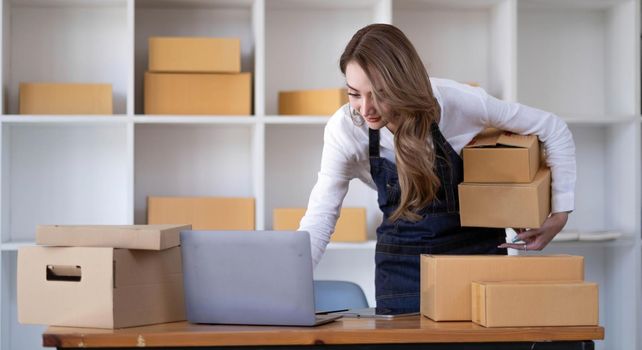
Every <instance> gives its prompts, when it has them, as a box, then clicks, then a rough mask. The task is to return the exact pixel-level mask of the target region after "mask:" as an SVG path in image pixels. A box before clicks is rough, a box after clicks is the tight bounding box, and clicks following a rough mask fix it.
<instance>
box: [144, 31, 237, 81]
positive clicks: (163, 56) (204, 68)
mask: <svg viewBox="0 0 642 350" xmlns="http://www.w3.org/2000/svg"><path fill="white" fill-rule="evenodd" d="M148 63H149V70H150V71H151V72H157V73H159V72H174V73H177V72H183V73H187V72H190V73H239V72H240V71H241V40H240V39H238V38H204V37H151V38H149V62H148Z"/></svg>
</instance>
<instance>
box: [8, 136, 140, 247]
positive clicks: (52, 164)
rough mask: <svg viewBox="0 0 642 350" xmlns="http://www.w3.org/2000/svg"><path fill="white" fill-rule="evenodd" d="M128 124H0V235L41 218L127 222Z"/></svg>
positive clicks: (24, 236) (28, 232)
mask: <svg viewBox="0 0 642 350" xmlns="http://www.w3.org/2000/svg"><path fill="white" fill-rule="evenodd" d="M127 148H128V144H127V126H126V125H125V124H123V125H118V124H104V125H94V124H88V125H63V124H58V125H46V124H15V125H5V124H3V125H2V207H3V216H2V241H22V240H33V239H34V237H35V229H36V225H38V224H128V217H129V213H128V209H127V208H128V207H129V205H128V193H129V191H128V185H127V184H128V179H129V168H128V167H127V161H126V159H127V154H128V153H127Z"/></svg>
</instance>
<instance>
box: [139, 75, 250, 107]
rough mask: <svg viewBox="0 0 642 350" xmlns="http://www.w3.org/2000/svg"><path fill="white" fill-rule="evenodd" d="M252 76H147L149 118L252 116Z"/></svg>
mask: <svg viewBox="0 0 642 350" xmlns="http://www.w3.org/2000/svg"><path fill="white" fill-rule="evenodd" d="M251 85H252V82H251V75H250V73H239V74H211V73H207V74H206V73H204V74H200V73H186V74H180V73H151V72H146V73H145V93H144V95H145V107H144V108H145V114H177V115H180V114H189V115H198V114H207V115H217V114H218V115H250V114H251V113H252V86H251Z"/></svg>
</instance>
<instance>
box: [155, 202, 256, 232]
mask: <svg viewBox="0 0 642 350" xmlns="http://www.w3.org/2000/svg"><path fill="white" fill-rule="evenodd" d="M147 222H148V223H149V224H153V225H157V224H191V225H192V228H193V229H194V230H254V229H255V224H254V198H224V197H149V198H148V199H147Z"/></svg>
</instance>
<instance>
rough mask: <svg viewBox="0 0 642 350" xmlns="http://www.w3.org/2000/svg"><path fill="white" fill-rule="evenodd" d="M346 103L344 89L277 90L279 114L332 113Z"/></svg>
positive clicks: (346, 94)
mask: <svg viewBox="0 0 642 350" xmlns="http://www.w3.org/2000/svg"><path fill="white" fill-rule="evenodd" d="M346 103H348V90H346V89H319V90H299V91H281V92H279V114H281V115H332V114H334V112H336V111H337V109H339V108H340V107H341V106H343V105H344V104H346Z"/></svg>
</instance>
